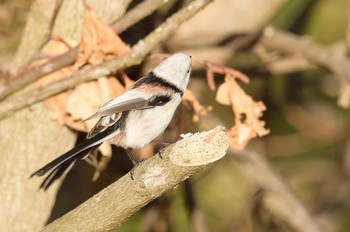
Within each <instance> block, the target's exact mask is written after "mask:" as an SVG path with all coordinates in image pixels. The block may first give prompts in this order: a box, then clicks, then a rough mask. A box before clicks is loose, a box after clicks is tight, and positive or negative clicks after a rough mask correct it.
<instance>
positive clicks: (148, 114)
mask: <svg viewBox="0 0 350 232" xmlns="http://www.w3.org/2000/svg"><path fill="white" fill-rule="evenodd" d="M190 72H191V57H190V56H188V55H186V54H183V53H177V54H175V55H172V56H170V57H169V58H167V59H166V60H164V61H163V62H162V63H160V64H159V65H158V66H157V67H156V68H154V69H153V70H152V71H151V72H150V73H148V74H147V75H146V76H144V77H142V78H141V79H139V80H138V81H137V82H135V84H134V85H133V86H132V87H131V88H129V89H128V90H127V91H125V92H124V93H123V94H122V95H120V96H118V97H116V98H114V99H112V100H110V101H108V102H107V103H105V104H104V105H103V106H102V107H101V108H100V109H99V110H97V112H96V113H95V114H94V115H92V116H91V117H89V118H88V119H87V120H89V119H92V118H100V119H99V121H98V122H97V123H96V125H95V126H94V128H93V129H92V130H91V131H90V132H89V134H88V135H87V137H86V139H85V140H84V141H83V142H81V143H80V144H78V145H77V146H76V147H74V148H73V149H71V150H69V151H68V152H66V153H64V154H63V155H61V156H60V157H58V158H57V159H55V160H53V161H51V162H50V163H48V164H47V165H45V166H44V167H42V168H41V169H39V170H38V171H36V172H34V173H33V174H32V175H31V177H33V176H43V175H45V174H46V173H47V172H49V171H51V172H50V174H49V175H48V176H47V177H46V178H45V180H44V181H43V183H42V184H41V186H40V188H44V189H47V188H48V187H49V186H50V185H51V184H52V183H53V182H54V181H55V180H57V179H58V178H59V177H61V176H62V175H63V174H64V173H66V172H67V171H69V170H70V168H71V167H72V166H73V165H74V163H75V162H76V161H77V160H81V159H84V158H86V157H87V156H88V155H89V154H90V152H92V151H93V150H95V149H96V148H97V147H99V146H100V145H101V144H102V143H103V142H105V141H109V142H111V143H112V144H114V145H116V146H119V147H122V148H124V149H129V148H132V149H137V148H142V147H143V146H145V145H147V144H149V143H150V142H151V141H152V140H154V139H155V138H156V137H158V136H159V135H160V134H161V133H162V132H163V131H164V130H165V129H166V127H167V126H168V125H169V123H170V120H171V119H172V117H173V115H174V113H175V110H176V108H177V106H178V105H179V104H180V102H181V99H182V96H183V93H184V91H185V90H186V87H187V84H188V81H189V77H190Z"/></svg>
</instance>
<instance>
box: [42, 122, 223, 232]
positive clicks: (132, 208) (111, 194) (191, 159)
mask: <svg viewBox="0 0 350 232" xmlns="http://www.w3.org/2000/svg"><path fill="white" fill-rule="evenodd" d="M228 144H229V142H228V138H227V137H226V134H225V132H224V128H223V127H221V126H218V127H216V128H215V129H212V130H211V131H206V132H201V133H196V134H194V135H186V136H184V139H182V140H180V141H178V142H176V143H174V144H172V145H170V146H169V147H167V148H166V149H165V150H164V151H163V152H162V153H161V155H162V158H161V157H160V156H158V155H155V156H153V157H152V158H150V159H147V160H145V161H144V162H142V163H141V164H140V165H138V166H136V168H135V169H134V170H133V177H134V180H132V179H131V178H130V173H128V174H126V175H125V176H123V177H122V178H120V179H119V180H118V181H116V182H115V183H113V184H111V185H110V186H108V187H107V188H105V189H104V190H102V191H101V192H99V193H97V194H96V195H95V196H93V197H92V198H90V199H89V200H87V201H86V202H85V203H83V204H81V205H80V206H78V207H77V208H75V209H74V210H72V211H70V212H69V213H67V214H66V215H64V216H62V217H61V218H59V219H57V220H56V221H54V222H53V223H51V224H49V225H48V226H46V227H45V228H44V230H43V231H94V232H97V231H109V230H111V229H113V228H114V227H116V226H118V225H120V224H121V223H122V222H123V221H125V220H126V219H128V218H129V217H130V216H131V215H133V214H134V213H135V212H137V211H138V210H140V209H141V208H142V207H143V206H145V205H147V204H148V203H149V202H151V201H152V200H154V199H155V198H157V197H158V196H160V195H161V194H163V193H164V192H165V191H167V190H168V189H172V188H174V187H175V186H177V185H178V184H179V183H180V182H181V181H183V180H185V179H187V178H188V177H190V176H191V175H193V174H194V173H195V172H197V171H198V170H201V169H203V168H205V167H206V166H207V165H209V164H211V163H213V162H215V161H217V160H219V159H221V158H222V157H223V156H224V155H225V154H226V150H227V149H228Z"/></svg>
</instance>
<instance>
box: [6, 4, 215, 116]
mask: <svg viewBox="0 0 350 232" xmlns="http://www.w3.org/2000/svg"><path fill="white" fill-rule="evenodd" d="M212 1H213V0H196V1H193V2H191V3H190V4H189V5H187V6H185V7H184V8H183V9H181V10H180V11H178V12H177V13H176V14H174V15H172V16H171V17H169V18H168V19H167V20H166V21H165V22H164V23H162V24H161V25H160V26H159V27H158V28H157V29H155V30H154V31H153V32H151V33H150V34H149V35H148V36H146V37H145V38H144V39H142V40H140V41H139V42H138V43H137V44H136V45H134V46H133V47H132V49H131V50H130V52H129V53H127V54H126V55H124V56H120V57H117V58H114V59H111V60H108V61H105V62H103V63H101V64H99V65H95V66H90V67H87V68H85V69H82V70H79V71H77V72H75V73H74V74H71V75H69V76H68V77H67V78H65V79H63V80H59V81H56V82H53V83H51V84H49V85H47V86H45V87H43V88H38V89H36V90H34V91H32V92H29V93H27V94H23V95H20V96H18V97H15V98H13V99H9V100H8V101H6V102H3V103H1V104H0V119H1V118H4V117H8V116H10V115H11V114H13V113H14V112H16V111H17V110H20V109H23V108H25V107H28V106H30V105H32V104H35V103H37V102H40V101H42V100H44V99H46V98H48V97H51V96H53V95H55V94H58V93H61V92H63V91H65V90H68V89H70V88H73V87H74V86H77V85H79V84H81V83H84V82H86V81H91V80H94V79H96V78H98V77H100V76H106V75H109V74H110V73H112V72H115V71H117V70H119V69H120V68H123V67H130V66H132V65H136V64H139V63H141V61H142V60H143V58H144V57H145V56H146V55H147V54H148V53H149V52H151V51H152V49H153V48H154V47H156V46H157V45H158V44H159V43H161V42H163V41H164V40H165V39H167V38H168V37H169V36H170V35H171V34H172V33H173V32H174V30H175V29H176V28H177V27H179V26H180V25H181V24H182V23H183V22H185V21H187V20H188V19H189V18H191V17H192V16H194V15H195V14H196V13H197V12H198V11H199V10H201V9H203V8H204V7H205V6H206V5H208V4H209V3H210V2H212Z"/></svg>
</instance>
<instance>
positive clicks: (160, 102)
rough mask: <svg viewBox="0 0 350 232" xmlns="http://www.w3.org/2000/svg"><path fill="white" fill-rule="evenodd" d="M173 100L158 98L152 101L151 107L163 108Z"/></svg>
mask: <svg viewBox="0 0 350 232" xmlns="http://www.w3.org/2000/svg"><path fill="white" fill-rule="evenodd" d="M170 100H171V97H170V96H156V97H154V98H153V99H151V100H150V103H149V104H150V105H151V106H163V105H165V104H166V103H167V102H169V101H170Z"/></svg>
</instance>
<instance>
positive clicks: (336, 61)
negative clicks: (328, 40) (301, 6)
mask: <svg viewBox="0 0 350 232" xmlns="http://www.w3.org/2000/svg"><path fill="white" fill-rule="evenodd" d="M259 42H260V43H261V44H262V45H263V46H265V47H266V48H269V49H275V50H279V51H283V52H286V53H288V54H293V55H296V56H300V57H302V58H304V59H306V60H308V61H310V62H311V63H314V64H316V65H319V66H321V67H324V68H327V69H328V70H330V71H331V72H333V74H334V75H335V77H336V78H338V80H339V82H340V85H339V86H340V97H339V99H338V104H339V105H341V106H343V107H348V106H349V105H350V61H349V60H348V59H347V57H345V56H343V55H341V54H338V53H336V52H334V51H332V50H331V49H327V48H325V47H323V46H321V45H319V44H316V43H313V42H311V41H309V40H307V39H303V38H300V37H299V36H297V35H294V34H292V33H287V32H282V31H278V30H276V29H273V28H267V29H266V30H265V31H264V33H263V35H262V37H261V39H260V40H259Z"/></svg>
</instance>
